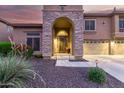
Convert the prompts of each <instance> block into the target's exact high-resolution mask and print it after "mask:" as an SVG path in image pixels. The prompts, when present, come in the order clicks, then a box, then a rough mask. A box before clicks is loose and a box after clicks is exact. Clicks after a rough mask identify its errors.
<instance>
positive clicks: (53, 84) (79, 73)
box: [26, 59, 124, 88]
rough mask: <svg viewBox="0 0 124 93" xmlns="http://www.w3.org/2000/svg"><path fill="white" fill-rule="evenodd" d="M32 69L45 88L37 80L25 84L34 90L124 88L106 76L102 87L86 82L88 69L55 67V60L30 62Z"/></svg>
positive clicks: (117, 81)
mask: <svg viewBox="0 0 124 93" xmlns="http://www.w3.org/2000/svg"><path fill="white" fill-rule="evenodd" d="M31 61H32V64H33V66H34V69H35V71H36V72H37V73H39V74H40V75H41V76H42V77H43V79H44V81H45V82H46V86H44V85H43V83H42V82H41V81H40V79H39V78H36V79H35V80H30V81H28V82H26V83H27V84H28V86H29V87H34V88H122V87H123V88H124V83H121V82H120V81H119V80H117V79H115V78H114V77H112V76H110V75H109V74H107V82H106V83H105V84H103V85H100V84H97V83H94V82H92V81H89V80H88V70H89V68H77V67H56V66H55V63H56V61H55V60H41V59H33V60H31Z"/></svg>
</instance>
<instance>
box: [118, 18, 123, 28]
mask: <svg viewBox="0 0 124 93" xmlns="http://www.w3.org/2000/svg"><path fill="white" fill-rule="evenodd" d="M120 21H124V19H119V29H124V28H120Z"/></svg>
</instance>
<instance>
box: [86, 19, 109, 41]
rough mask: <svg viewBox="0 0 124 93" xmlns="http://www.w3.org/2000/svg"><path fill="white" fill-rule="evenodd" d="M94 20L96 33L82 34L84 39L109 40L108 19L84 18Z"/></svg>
mask: <svg viewBox="0 0 124 93" xmlns="http://www.w3.org/2000/svg"><path fill="white" fill-rule="evenodd" d="M89 18H91V19H95V20H96V31H94V32H93V31H92V32H84V39H111V18H110V17H85V19H89Z"/></svg>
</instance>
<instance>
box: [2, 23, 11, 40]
mask: <svg viewBox="0 0 124 93" xmlns="http://www.w3.org/2000/svg"><path fill="white" fill-rule="evenodd" d="M8 36H10V33H9V32H8V25H6V24H4V23H2V22H0V42H1V41H9V39H8Z"/></svg>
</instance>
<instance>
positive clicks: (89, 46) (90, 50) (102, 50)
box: [84, 43, 109, 55]
mask: <svg viewBox="0 0 124 93" xmlns="http://www.w3.org/2000/svg"><path fill="white" fill-rule="evenodd" d="M108 52H109V44H108V43H84V54H85V55H107V54H108Z"/></svg>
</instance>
